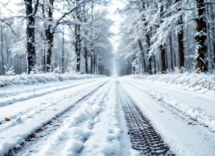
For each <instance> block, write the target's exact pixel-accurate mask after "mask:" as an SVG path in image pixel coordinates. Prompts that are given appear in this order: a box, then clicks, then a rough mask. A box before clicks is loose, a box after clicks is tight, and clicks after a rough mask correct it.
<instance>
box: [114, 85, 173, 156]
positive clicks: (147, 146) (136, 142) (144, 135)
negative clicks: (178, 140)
mask: <svg viewBox="0 0 215 156" xmlns="http://www.w3.org/2000/svg"><path fill="white" fill-rule="evenodd" d="M118 90H119V93H120V96H119V97H121V104H122V108H123V111H124V115H125V119H126V122H127V125H128V128H129V132H128V134H129V135H130V139H131V143H132V147H133V149H135V150H138V151H140V153H141V154H143V155H174V154H173V153H172V152H171V151H170V149H169V148H168V146H167V145H166V144H165V143H164V142H163V140H162V138H161V136H160V135H159V134H157V132H156V131H155V129H154V128H153V126H152V125H151V123H150V121H149V120H148V119H147V118H146V117H145V116H144V115H143V114H142V112H141V110H140V109H139V108H138V107H137V105H136V104H135V103H134V102H133V100H132V99H131V98H130V96H129V95H128V94H127V93H126V92H125V91H124V90H123V89H122V87H121V86H119V84H118Z"/></svg>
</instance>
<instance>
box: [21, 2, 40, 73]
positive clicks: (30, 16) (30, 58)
mask: <svg viewBox="0 0 215 156" xmlns="http://www.w3.org/2000/svg"><path fill="white" fill-rule="evenodd" d="M24 1H25V8H26V23H27V30H26V33H27V73H30V72H31V71H32V70H33V68H34V67H35V65H36V54H35V15H36V13H37V10H38V5H39V0H36V3H35V5H34V7H33V0H24Z"/></svg>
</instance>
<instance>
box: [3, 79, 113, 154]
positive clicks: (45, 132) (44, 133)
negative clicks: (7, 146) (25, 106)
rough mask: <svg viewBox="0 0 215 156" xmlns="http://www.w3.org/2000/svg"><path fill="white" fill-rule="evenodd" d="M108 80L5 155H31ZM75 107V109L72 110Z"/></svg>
mask: <svg viewBox="0 0 215 156" xmlns="http://www.w3.org/2000/svg"><path fill="white" fill-rule="evenodd" d="M108 82H109V81H105V83H102V84H101V85H100V86H98V87H97V88H96V89H94V90H93V91H91V92H90V93H89V94H87V95H85V96H84V97H82V98H81V99H79V100H78V101H77V102H76V103H75V104H72V105H71V106H70V107H68V108H66V109H65V110H64V111H63V112H61V113H60V114H58V115H57V116H55V117H54V118H52V119H51V120H50V121H48V122H47V123H46V124H44V125H43V126H42V127H40V128H39V129H37V130H36V131H35V136H36V137H31V136H30V135H29V136H28V137H26V138H25V139H24V141H23V142H22V143H21V144H20V145H19V146H16V147H14V148H13V149H11V150H9V152H8V153H7V154H5V156H14V155H16V156H22V155H24V154H25V155H26V154H27V155H31V154H35V152H38V151H39V150H41V145H43V144H40V142H42V141H44V140H48V139H50V137H52V136H53V133H55V132H56V131H57V130H59V129H60V128H61V127H62V126H63V125H64V124H63V120H65V119H66V118H69V117H70V115H71V114H72V113H74V112H75V111H76V110H77V109H79V107H81V105H82V104H83V102H85V101H86V100H88V99H89V98H90V97H92V96H93V95H95V94H96V93H97V92H98V91H99V90H100V89H101V88H102V87H103V86H104V85H106V84H107V83H108ZM75 108H76V110H74V109H75ZM32 146H33V150H31V149H32ZM35 146H36V147H35Z"/></svg>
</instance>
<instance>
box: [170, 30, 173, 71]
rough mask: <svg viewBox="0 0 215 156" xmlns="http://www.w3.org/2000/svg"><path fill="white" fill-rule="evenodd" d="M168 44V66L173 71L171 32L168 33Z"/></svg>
mask: <svg viewBox="0 0 215 156" xmlns="http://www.w3.org/2000/svg"><path fill="white" fill-rule="evenodd" d="M169 45H170V67H171V70H172V72H173V70H174V69H173V55H172V33H170V35H169Z"/></svg>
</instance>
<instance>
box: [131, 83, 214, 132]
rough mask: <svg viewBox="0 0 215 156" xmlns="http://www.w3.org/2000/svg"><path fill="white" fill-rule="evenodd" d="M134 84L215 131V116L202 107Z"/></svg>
mask: <svg viewBox="0 0 215 156" xmlns="http://www.w3.org/2000/svg"><path fill="white" fill-rule="evenodd" d="M131 84H132V85H134V86H135V87H137V88H140V89H141V90H143V91H145V92H146V93H148V94H149V95H151V96H152V97H153V98H155V99H157V100H158V101H162V102H163V103H165V104H168V105H170V106H172V107H173V108H176V109H177V110H179V111H181V112H183V113H185V114H187V115H188V116H190V117H191V118H192V119H194V120H196V121H198V122H200V123H201V124H204V125H205V126H207V127H208V128H209V129H210V130H212V131H215V116H211V115H208V114H207V113H206V112H204V110H202V109H201V108H200V107H198V106H196V107H191V106H188V105H187V104H185V103H183V102H181V101H178V100H176V99H175V98H172V97H170V96H169V95H166V94H159V93H157V92H155V91H153V90H150V89H148V88H145V87H142V86H141V85H137V84H134V83H132V82H131Z"/></svg>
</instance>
